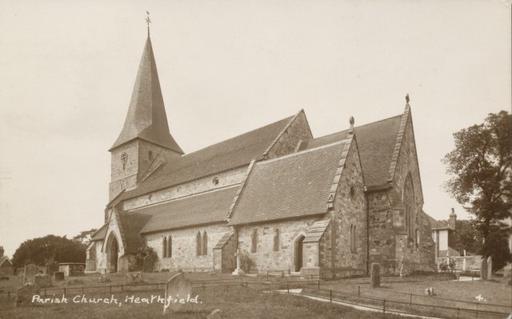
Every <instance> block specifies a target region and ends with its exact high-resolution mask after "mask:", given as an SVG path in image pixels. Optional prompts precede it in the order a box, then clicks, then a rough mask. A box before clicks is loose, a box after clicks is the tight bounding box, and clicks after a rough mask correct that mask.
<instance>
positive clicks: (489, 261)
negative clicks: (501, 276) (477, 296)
mask: <svg viewBox="0 0 512 319" xmlns="http://www.w3.org/2000/svg"><path fill="white" fill-rule="evenodd" d="M491 279H492V257H489V258H487V280H491Z"/></svg>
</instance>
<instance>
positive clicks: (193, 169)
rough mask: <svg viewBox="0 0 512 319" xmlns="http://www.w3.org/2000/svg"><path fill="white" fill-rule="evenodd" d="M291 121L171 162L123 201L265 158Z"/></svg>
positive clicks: (285, 121)
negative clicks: (269, 148) (267, 150)
mask: <svg viewBox="0 0 512 319" xmlns="http://www.w3.org/2000/svg"><path fill="white" fill-rule="evenodd" d="M292 119H293V116H290V117H287V118H285V119H282V120H280V121H277V122H275V123H272V124H269V125H266V126H263V127H261V128H258V129H256V130H253V131H250V132H247V133H245V134H242V135H239V136H236V137H233V138H230V139H228V140H225V141H223V142H220V143H217V144H214V145H211V146H208V147H205V148H203V149H201V150H198V151H196V152H193V153H189V154H186V155H183V156H182V157H180V158H178V159H176V160H170V161H169V162H168V163H166V164H164V166H163V167H161V168H160V169H159V170H158V171H156V172H155V173H154V174H153V175H151V176H150V177H149V178H148V179H147V180H145V181H144V182H143V183H141V184H140V185H139V186H138V187H137V188H135V189H133V190H129V191H126V192H125V193H124V194H122V195H121V196H122V199H127V198H132V197H135V196H139V195H143V194H146V193H148V192H151V191H155V190H158V189H163V188H166V187H171V186H174V185H179V184H181V183H185V182H188V181H191V180H194V179H198V178H201V177H205V176H209V175H213V174H217V173H220V172H223V171H226V170H230V169H233V168H237V167H241V166H244V165H247V164H249V162H250V161H251V160H252V159H255V158H260V157H261V156H262V154H263V153H264V152H265V150H266V149H267V148H268V147H269V146H270V145H271V144H272V142H273V141H274V140H275V139H276V137H277V136H278V135H279V133H281V131H282V130H283V129H284V128H285V126H286V125H287V124H288V123H289V122H290V121H291V120H292Z"/></svg>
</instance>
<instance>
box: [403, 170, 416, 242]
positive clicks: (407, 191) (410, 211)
mask: <svg viewBox="0 0 512 319" xmlns="http://www.w3.org/2000/svg"><path fill="white" fill-rule="evenodd" d="M402 202H403V204H404V207H405V225H404V226H405V231H406V232H407V235H409V238H410V239H411V240H414V236H415V233H414V229H415V225H414V224H415V223H414V220H415V219H416V218H415V216H416V212H415V206H416V201H415V198H414V185H413V183H412V178H411V174H408V175H407V178H406V179H405V183H404V190H403V194H402Z"/></svg>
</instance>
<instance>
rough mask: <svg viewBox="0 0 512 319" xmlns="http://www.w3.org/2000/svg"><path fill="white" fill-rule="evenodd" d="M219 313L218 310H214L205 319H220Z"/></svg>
mask: <svg viewBox="0 0 512 319" xmlns="http://www.w3.org/2000/svg"><path fill="white" fill-rule="evenodd" d="M221 313H222V311H221V310H220V309H215V310H213V311H212V312H210V313H209V314H208V316H206V319H222V316H221V315H220V314H221Z"/></svg>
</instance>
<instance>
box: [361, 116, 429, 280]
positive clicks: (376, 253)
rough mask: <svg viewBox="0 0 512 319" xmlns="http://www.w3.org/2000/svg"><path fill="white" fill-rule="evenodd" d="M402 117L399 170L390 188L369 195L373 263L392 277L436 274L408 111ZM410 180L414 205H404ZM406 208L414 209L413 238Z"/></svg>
mask: <svg viewBox="0 0 512 319" xmlns="http://www.w3.org/2000/svg"><path fill="white" fill-rule="evenodd" d="M403 116H404V117H403V121H404V122H403V131H401V132H399V136H401V138H402V144H401V147H400V149H396V152H395V154H394V156H395V157H396V166H394V174H393V176H394V179H393V181H392V182H391V183H390V188H387V189H384V190H381V191H374V192H371V193H369V194H368V203H369V226H370V227H369V232H370V245H369V246H370V262H378V263H380V264H381V266H382V268H383V271H384V273H393V274H398V273H399V272H400V271H402V272H405V273H409V272H412V271H415V270H433V266H434V253H435V251H434V243H433V240H432V231H431V227H430V226H431V225H430V221H429V219H428V217H427V216H426V215H425V214H424V213H423V211H422V208H423V193H422V189H421V179H420V172H419V166H418V162H417V156H416V146H415V141H414V133H413V127H412V120H411V116H410V113H409V112H408V111H407V112H406V113H404V115H403ZM392 171H393V170H392ZM392 171H391V172H392ZM391 172H390V174H391ZM408 176H410V177H411V181H412V187H413V195H414V196H413V197H414V202H413V203H405V202H404V185H405V181H406V179H407V177H408ZM406 204H410V205H411V207H412V210H411V212H412V213H411V216H412V223H413V230H414V231H413V232H412V235H409V233H408V230H407V228H406V226H407V225H406V216H405V212H406ZM416 230H418V232H419V241H417V239H416Z"/></svg>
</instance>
